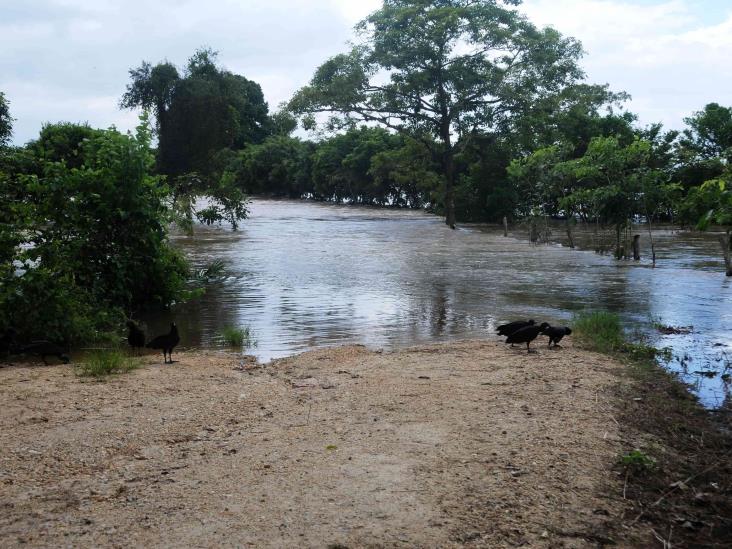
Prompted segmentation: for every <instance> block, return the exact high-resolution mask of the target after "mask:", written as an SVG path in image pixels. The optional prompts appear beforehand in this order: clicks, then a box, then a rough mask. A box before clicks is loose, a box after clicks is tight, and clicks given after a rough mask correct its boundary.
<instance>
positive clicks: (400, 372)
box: [0, 341, 658, 547]
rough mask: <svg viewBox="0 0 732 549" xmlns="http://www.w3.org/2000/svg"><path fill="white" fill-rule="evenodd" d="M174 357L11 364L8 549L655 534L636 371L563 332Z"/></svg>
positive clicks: (636, 539)
mask: <svg viewBox="0 0 732 549" xmlns="http://www.w3.org/2000/svg"><path fill="white" fill-rule="evenodd" d="M176 358H177V359H178V360H179V362H177V363H176V364H173V365H171V366H168V365H166V366H163V365H162V364H160V357H158V356H150V357H146V358H145V362H146V364H145V366H144V367H143V368H141V369H139V370H137V371H134V372H132V373H130V374H127V375H123V376H119V377H115V378H112V379H110V380H109V381H107V382H104V383H98V382H90V381H83V380H81V379H79V378H77V377H76V376H75V375H74V373H73V370H72V368H71V367H68V366H54V367H38V366H33V367H27V366H9V367H4V368H2V369H0V397H1V398H2V401H3V403H4V405H3V407H1V408H0V483H2V486H3V490H2V495H1V496H0V505H1V506H2V510H3V512H2V513H1V514H0V538H2V539H3V540H4V541H3V545H7V546H19V545H23V546H58V545H76V546H129V545H135V546H256V547H291V546H303V547H328V546H331V547H362V546H390V547H392V546H404V547H410V546H433V547H434V546H442V547H450V546H453V547H458V546H488V547H514V546H521V545H528V546H532V547H559V546H564V547H586V546H588V545H596V544H604V543H610V542H611V541H614V542H616V543H618V544H619V545H621V546H636V547H645V546H652V544H654V543H658V542H656V541H654V537H653V532H652V528H651V526H649V525H648V524H647V523H646V522H645V520H646V517H641V519H639V520H637V521H635V522H632V521H631V519H632V518H634V511H635V509H634V508H633V506H634V502H633V500H632V499H630V497H629V496H627V494H626V496H627V497H628V498H629V499H624V498H623V483H624V480H625V479H624V476H623V471H622V470H621V469H620V468H619V467H618V460H619V457H620V456H621V455H623V453H624V451H625V447H626V446H627V444H628V443H629V441H630V440H631V439H632V438H633V437H637V436H639V433H640V431H637V430H635V428H633V430H632V432H631V431H630V430H628V429H629V427H628V425H626V424H625V421H626V418H627V417H629V414H628V413H627V412H628V409H627V408H626V404H624V403H623V401H624V399H626V397H627V395H623V394H621V393H619V392H618V391H619V387H623V386H627V383H628V382H629V378H628V374H627V367H626V366H624V365H623V364H621V363H620V362H618V361H616V360H613V359H610V358H608V357H606V356H603V355H600V354H596V353H591V352H588V351H584V350H580V349H577V348H573V347H572V345H571V342H570V343H568V344H567V346H566V347H565V348H563V349H559V350H556V351H554V350H552V351H550V350H547V349H546V348H541V349H540V352H539V353H538V354H535V355H530V356H528V355H527V354H526V353H525V351H523V352H522V351H521V350H519V349H510V348H507V347H505V346H504V345H503V344H501V343H498V342H496V341H466V342H461V343H454V344H449V345H431V346H423V347H416V348H412V349H406V350H401V351H397V352H391V353H386V352H384V353H382V352H372V351H368V350H367V349H365V348H363V347H342V348H334V349H322V350H316V351H313V352H309V353H305V354H303V355H299V356H295V357H291V358H287V359H282V360H278V361H274V362H272V363H270V364H267V365H264V366H262V365H258V364H256V363H254V362H251V361H242V360H241V359H240V358H239V357H234V356H231V355H224V354H216V353H205V352H201V353H186V354H181V355H176ZM633 383H634V385H633V386H634V387H638V385H637V383H639V381H637V380H636V381H634V382H633ZM641 398H643V397H641ZM633 402H637V401H635V400H633ZM641 402H643V400H642V401H641ZM631 406H632V405H631ZM631 487H632V486H631Z"/></svg>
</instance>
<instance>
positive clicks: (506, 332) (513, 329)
mask: <svg viewBox="0 0 732 549" xmlns="http://www.w3.org/2000/svg"><path fill="white" fill-rule="evenodd" d="M127 329H128V333H127V343H129V345H130V347H132V349H134V350H136V351H138V350H140V349H142V348H144V347H147V348H148V349H158V350H161V351H163V360H164V362H165V364H173V349H175V347H176V346H177V345H178V343H180V335H179V334H178V327H177V326H176V325H175V323H172V324H171V325H170V331H169V332H168V333H167V334H163V335H159V336H157V337H155V338H153V339H152V340H150V341H147V340H146V337H145V332H144V331H142V330H141V329H140V327H139V326H138V325H137V324H135V323H134V322H132V321H131V320H130V321H128V322H127ZM571 333H572V330H570V329H569V328H567V327H564V328H557V327H553V326H550V325H549V324H547V323H546V322H543V323H542V324H540V325H538V326H537V325H536V322H534V321H533V320H517V321H515V322H510V323H508V324H503V325H502V326H499V327H498V335H500V336H506V343H510V344H511V346H512V347H513V345H514V344H516V343H526V350H527V351H528V352H529V353H531V342H532V341H534V340H535V339H536V338H537V337H539V335H542V334H543V335H545V336H547V337H548V338H549V347H550V348H551V347H552V345H554V347H559V342H560V341H561V340H562V338H564V336H568V335H570V334H571ZM15 336H16V332H15V330H13V329H12V328H8V329H7V330H5V332H4V333H3V334H2V336H0V357H3V356H5V357H7V356H9V355H34V356H38V357H40V358H41V360H43V363H44V364H48V362H46V357H49V356H55V357H57V358H58V359H59V360H60V361H62V362H63V363H64V364H68V363H69V360H70V359H69V349H68V348H67V347H64V346H62V345H57V344H55V343H53V342H51V341H44V340H41V341H31V342H30V343H28V344H27V345H22V346H19V345H16V344H15Z"/></svg>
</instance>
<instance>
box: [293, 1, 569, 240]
mask: <svg viewBox="0 0 732 549" xmlns="http://www.w3.org/2000/svg"><path fill="white" fill-rule="evenodd" d="M519 3H520V0H503V1H501V0H439V1H438V0H385V2H384V4H383V7H382V8H381V9H379V10H378V11H376V12H374V13H373V14H371V15H370V16H369V17H367V18H366V19H365V20H364V21H362V22H361V23H359V24H358V25H357V27H356V30H357V32H358V35H359V37H360V38H361V39H362V41H361V43H360V44H357V45H355V46H354V47H353V48H352V49H351V51H350V52H348V53H345V54H342V55H338V56H336V57H334V58H332V59H330V60H329V61H327V62H326V63H325V64H323V65H322V66H321V67H320V68H318V69H317V71H316V73H315V76H314V77H313V79H312V81H311V82H310V85H309V86H306V87H305V88H303V89H301V90H300V91H299V92H298V93H297V94H296V95H295V97H294V98H293V99H292V101H291V102H290V108H291V109H292V110H293V111H294V112H296V113H299V114H308V115H314V114H316V113H331V115H333V118H332V119H331V123H332V125H334V126H335V125H338V126H342V125H349V124H353V123H354V122H356V121H365V122H369V123H378V124H381V125H383V126H385V127H387V128H390V129H392V130H394V131H397V132H400V133H404V134H407V135H410V136H412V137H413V138H414V139H417V140H419V141H420V142H421V143H422V144H423V145H424V146H425V147H426V148H427V149H428V150H429V151H430V153H431V154H432V155H433V156H434V157H435V159H436V160H439V162H440V164H441V172H442V176H443V178H444V182H445V192H444V209H445V217H446V223H447V224H448V225H449V226H450V227H454V226H455V193H454V188H455V163H454V160H455V155H456V153H457V152H458V149H459V148H460V147H461V146H462V145H464V144H466V143H467V142H468V138H469V136H470V135H472V134H473V133H474V132H476V131H478V130H479V129H482V130H484V131H493V130H497V129H499V128H502V127H505V126H507V125H508V124H509V123H510V122H511V120H512V119H513V118H514V117H516V116H519V115H520V114H522V113H525V112H526V111H528V110H529V109H531V107H532V105H534V104H536V103H537V102H545V103H546V102H547V100H548V98H550V97H552V96H555V95H557V93H558V92H560V91H561V90H562V89H563V88H564V87H566V86H568V85H571V84H574V83H575V82H577V81H578V80H579V79H580V78H582V76H583V74H582V71H581V70H580V69H579V67H578V65H577V60H578V59H579V57H580V55H581V51H582V49H581V46H580V44H579V43H578V42H576V41H575V40H572V39H567V38H563V37H562V36H561V35H560V34H559V33H558V32H557V31H555V30H553V29H549V28H547V29H541V30H540V29H537V28H536V27H535V26H534V25H532V24H531V23H530V22H529V21H527V20H526V19H525V18H524V17H523V16H521V15H520V14H519V13H518V12H516V11H515V10H513V9H511V8H510V6H515V5H518V4H519Z"/></svg>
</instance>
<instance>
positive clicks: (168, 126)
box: [120, 48, 270, 176]
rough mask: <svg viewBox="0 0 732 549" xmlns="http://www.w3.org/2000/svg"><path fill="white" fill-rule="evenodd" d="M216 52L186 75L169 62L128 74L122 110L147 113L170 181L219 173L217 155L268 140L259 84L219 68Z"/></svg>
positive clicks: (198, 59) (191, 63)
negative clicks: (136, 109) (193, 175)
mask: <svg viewBox="0 0 732 549" xmlns="http://www.w3.org/2000/svg"><path fill="white" fill-rule="evenodd" d="M216 60H217V52H215V51H213V50H211V49H205V48H204V49H199V50H197V51H196V52H195V53H194V54H193V55H192V56H191V57H190V59H189V60H188V62H187V64H186V66H185V68H184V70H183V74H182V75H181V74H180V72H179V71H178V69H177V68H176V67H175V66H174V65H172V64H171V63H169V62H167V61H163V62H161V63H158V64H157V65H155V66H153V65H151V64H150V63H149V62H146V61H145V62H143V63H142V64H141V65H140V66H139V67H138V68H135V69H131V70H130V79H131V82H130V84H128V86H127V91H126V93H125V94H124V95H123V96H122V100H121V101H120V106H121V107H122V108H143V109H149V110H151V112H152V113H153V114H154V115H155V119H156V130H157V134H158V140H159V144H158V169H159V170H160V172H161V173H164V174H166V175H176V176H178V175H183V174H187V173H191V172H197V173H200V174H202V175H204V176H209V175H210V174H212V173H214V172H215V171H216V169H217V165H216V163H215V159H216V154H217V153H218V152H219V151H220V150H221V149H224V148H230V149H241V148H243V147H244V146H245V145H247V144H249V143H259V142H261V141H262V140H264V138H265V137H266V136H267V135H268V132H269V128H270V120H269V117H268V107H267V103H266V102H265V100H264V95H263V93H262V89H261V87H260V86H259V84H257V83H256V82H252V81H251V80H248V79H247V78H245V77H243V76H241V75H237V74H234V73H232V72H229V71H227V70H225V69H223V68H221V67H219V66H218V65H217V64H216Z"/></svg>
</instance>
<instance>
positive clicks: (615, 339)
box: [574, 312, 671, 373]
mask: <svg viewBox="0 0 732 549" xmlns="http://www.w3.org/2000/svg"><path fill="white" fill-rule="evenodd" d="M574 326H575V334H576V338H577V340H578V341H579V342H580V343H581V344H582V345H583V346H584V347H586V348H588V349H590V350H592V351H597V352H600V353H604V354H608V355H613V356H616V357H617V358H624V359H626V362H627V361H630V363H631V364H632V365H634V366H635V367H636V368H637V373H647V371H648V369H649V368H654V369H655V367H656V365H657V361H659V360H660V361H666V362H668V361H669V360H670V359H671V350H670V349H656V348H655V347H653V346H651V345H646V344H645V343H644V342H643V340H642V337H640V336H639V340H640V341H639V342H637V343H631V342H629V341H628V340H627V339H626V336H625V332H624V331H623V326H622V324H621V323H620V317H619V316H618V315H616V314H614V313H608V312H592V313H581V314H579V315H578V316H577V317H576V318H575V320H574Z"/></svg>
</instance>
